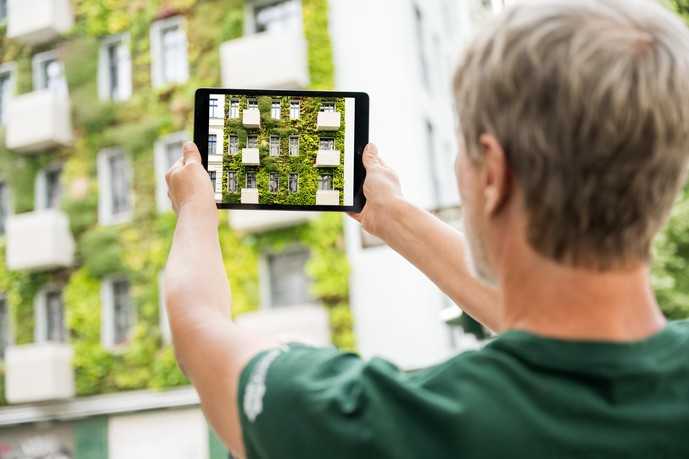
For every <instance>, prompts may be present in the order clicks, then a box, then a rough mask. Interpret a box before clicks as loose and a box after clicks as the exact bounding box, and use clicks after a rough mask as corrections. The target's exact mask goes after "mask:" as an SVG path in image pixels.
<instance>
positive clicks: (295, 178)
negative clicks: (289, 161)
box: [289, 174, 299, 193]
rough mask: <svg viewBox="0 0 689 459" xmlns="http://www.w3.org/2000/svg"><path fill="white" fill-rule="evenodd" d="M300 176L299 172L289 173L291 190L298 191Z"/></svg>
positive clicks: (291, 191)
mask: <svg viewBox="0 0 689 459" xmlns="http://www.w3.org/2000/svg"><path fill="white" fill-rule="evenodd" d="M298 177H299V176H298V175H297V174H289V192H290V193H296V192H297V188H298V186H299V184H298V183H299V178H298Z"/></svg>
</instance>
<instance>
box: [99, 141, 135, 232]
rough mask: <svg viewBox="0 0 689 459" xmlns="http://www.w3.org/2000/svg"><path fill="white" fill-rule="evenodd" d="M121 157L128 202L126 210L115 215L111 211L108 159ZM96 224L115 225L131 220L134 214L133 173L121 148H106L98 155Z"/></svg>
mask: <svg viewBox="0 0 689 459" xmlns="http://www.w3.org/2000/svg"><path fill="white" fill-rule="evenodd" d="M116 155H122V157H123V159H124V162H125V173H126V175H127V177H126V178H127V188H128V194H127V196H128V198H127V199H128V202H129V206H128V208H127V209H126V210H124V211H121V212H117V213H115V212H114V210H113V205H112V204H113V193H112V192H113V189H112V181H113V180H112V179H113V177H112V170H111V168H110V158H112V157H113V156H116ZM97 167H98V189H99V190H100V192H99V193H98V223H100V224H101V225H115V224H119V223H125V222H128V221H130V220H131V218H132V216H133V214H134V206H135V201H134V192H133V189H134V187H133V183H132V178H133V173H132V172H133V171H132V165H131V160H130V158H129V155H128V154H127V153H126V152H125V151H124V150H123V149H121V148H106V149H103V150H101V151H100V152H99V153H98V160H97Z"/></svg>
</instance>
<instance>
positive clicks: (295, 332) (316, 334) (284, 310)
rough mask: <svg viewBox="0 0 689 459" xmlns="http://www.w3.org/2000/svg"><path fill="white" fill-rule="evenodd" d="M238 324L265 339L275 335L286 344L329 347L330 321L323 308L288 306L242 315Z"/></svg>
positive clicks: (238, 318) (315, 306)
mask: <svg viewBox="0 0 689 459" xmlns="http://www.w3.org/2000/svg"><path fill="white" fill-rule="evenodd" d="M237 324H238V325H239V326H240V327H242V328H245V329H248V330H252V331H255V332H257V333H260V334H262V335H273V336H278V337H281V338H283V339H284V340H285V341H297V342H303V343H306V344H312V345H315V346H328V345H330V344H331V340H330V321H329V319H328V312H327V311H326V310H325V308H323V307H322V306H317V305H305V306H286V307H281V308H275V309H264V310H261V311H257V312H250V313H246V314H242V315H240V316H238V317H237Z"/></svg>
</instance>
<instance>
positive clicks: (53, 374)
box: [5, 343, 74, 403]
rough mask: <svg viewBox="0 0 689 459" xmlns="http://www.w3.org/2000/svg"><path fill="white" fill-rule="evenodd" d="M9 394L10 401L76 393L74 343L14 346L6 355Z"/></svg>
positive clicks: (61, 397)
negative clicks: (73, 361) (73, 362)
mask: <svg viewBox="0 0 689 459" xmlns="http://www.w3.org/2000/svg"><path fill="white" fill-rule="evenodd" d="M5 369H6V376H5V378H6V379H5V396H6V398H7V401H8V402H10V403H27V402H41V401H46V400H57V399H66V398H71V397H73V396H74V371H73V370H72V347H71V346H70V345H68V344H63V343H39V344H27V345H23V346H10V347H9V348H7V352H6V355H5Z"/></svg>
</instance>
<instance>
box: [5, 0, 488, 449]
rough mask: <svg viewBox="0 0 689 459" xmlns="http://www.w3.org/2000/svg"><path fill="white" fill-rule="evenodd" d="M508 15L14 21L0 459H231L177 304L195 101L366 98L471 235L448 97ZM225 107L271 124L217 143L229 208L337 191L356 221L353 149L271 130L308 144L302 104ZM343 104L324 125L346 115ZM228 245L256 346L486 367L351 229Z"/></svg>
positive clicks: (422, 194)
mask: <svg viewBox="0 0 689 459" xmlns="http://www.w3.org/2000/svg"><path fill="white" fill-rule="evenodd" d="M490 3H491V2H488V1H485V0H484V1H478V0H477V1H473V0H472V1H471V2H464V1H461V2H460V1H458V0H434V1H429V2H426V1H423V2H421V1H412V0H409V1H404V2H401V3H400V4H399V5H395V7H391V4H390V2H388V1H383V0H375V1H371V0H329V1H328V0H281V1H275V0H247V1H243V0H153V1H147V2H139V1H127V0H115V1H112V2H107V3H103V2H96V1H93V0H71V1H70V0H0V121H1V122H2V130H1V134H0V137H1V138H0V231H1V232H2V234H3V236H2V238H0V256H2V258H3V259H4V262H3V263H0V350H1V352H2V356H3V362H2V366H1V368H2V375H1V377H0V384H1V385H2V388H1V389H2V390H0V396H1V397H2V400H1V403H2V405H3V406H1V407H0V457H2V458H14V459H19V458H21V459H33V458H41V457H48V456H50V457H65V458H89V459H100V458H103V459H104V458H110V459H114V458H127V459H133V458H147V459H148V458H153V457H165V458H172V459H176V458H180V459H181V458H199V459H207V458H213V459H215V458H220V457H226V455H227V453H226V451H225V450H224V448H223V447H222V446H221V445H220V443H219V441H218V440H217V437H215V435H214V434H213V433H212V432H211V431H210V429H209V428H208V426H207V425H206V423H205V420H204V419H203V416H202V414H201V412H200V409H199V407H198V399H197V397H196V394H195V393H194V391H193V389H191V388H190V387H189V386H188V381H187V380H186V379H185V378H184V376H183V375H182V374H181V373H180V371H179V369H178V368H177V366H176V363H175V359H174V353H173V351H172V348H171V344H170V332H169V327H168V325H167V319H166V314H165V308H164V301H163V299H162V296H161V292H162V275H161V273H162V271H163V269H164V263H165V258H166V256H167V252H168V249H169V245H170V240H171V236H172V231H173V229H174V224H175V218H174V215H173V214H172V212H171V209H170V205H169V202H168V200H167V196H166V189H165V183H164V173H165V171H166V170H167V168H168V167H169V166H170V165H171V164H172V163H173V162H174V161H175V160H176V158H177V157H178V155H179V152H180V147H181V144H182V142H183V141H184V140H186V139H189V138H191V129H192V126H193V120H192V116H193V97H192V94H193V92H194V89H195V88H197V87H202V86H206V87H207V86H224V87H236V88H287V89H291V88H297V89H299V88H307V89H308V88H312V89H340V90H356V91H366V92H368V93H369V94H370V96H371V139H372V141H374V142H376V143H377V144H378V146H379V148H380V150H381V154H382V156H383V157H384V159H385V160H386V162H388V163H390V164H391V165H392V166H393V167H394V168H395V169H396V170H398V171H399V173H400V176H401V178H402V181H403V183H404V190H405V193H406V195H407V196H408V197H409V199H411V200H412V201H413V202H415V203H417V204H419V205H422V206H424V207H426V208H428V209H431V210H435V211H438V212H439V213H441V214H443V215H448V216H449V217H448V218H449V219H455V218H456V217H457V215H458V214H457V207H458V204H459V203H458V198H457V195H456V192H455V191H454V189H455V186H454V178H453V177H452V175H451V171H452V166H451V164H452V157H453V155H454V151H455V150H456V145H455V141H454V135H453V134H454V132H453V129H454V118H453V110H452V102H451V101H452V98H451V97H450V86H449V75H450V73H451V69H452V66H453V65H454V61H455V57H456V53H457V51H458V49H459V47H460V45H461V43H462V42H463V41H464V40H465V39H466V37H468V36H469V34H470V32H471V27H472V24H473V23H474V22H475V21H477V20H478V18H479V17H481V16H482V15H483V14H484V13H483V11H484V10H486V9H490V8H491V7H492V6H491V4H490ZM381 18H385V20H384V21H381ZM216 102H217V105H216V106H215V107H216V108H217V109H218V110H224V112H225V115H226V117H230V118H232V116H231V114H232V113H233V112H232V110H233V107H234V105H233V104H235V103H236V104H237V106H238V107H239V109H240V110H245V109H252V108H256V109H257V111H258V117H259V119H258V123H257V120H254V124H253V125H250V121H251V120H245V119H244V113H246V112H244V113H243V114H242V116H241V118H237V119H236V121H233V122H228V123H226V122H225V120H223V121H222V122H218V124H217V125H215V126H212V128H214V129H217V130H218V132H217V133H216V138H215V142H216V145H215V153H216V154H215V155H214V156H213V157H211V158H210V159H211V162H210V164H211V166H210V170H211V172H213V170H215V171H216V172H217V175H216V176H215V178H214V179H215V180H214V183H215V190H216V195H217V196H222V197H227V198H228V199H230V200H234V201H237V202H256V201H258V202H260V203H265V202H288V203H289V202H290V201H289V199H296V197H297V196H299V193H300V191H304V192H306V191H307V188H308V187H314V188H317V190H316V191H317V192H318V191H328V192H330V193H325V194H328V197H327V198H324V199H329V200H332V201H333V202H334V200H335V198H334V197H333V196H334V194H335V193H333V192H337V197H336V199H337V202H339V203H341V202H342V199H343V196H342V188H341V186H342V185H341V180H339V179H338V177H340V175H339V174H341V168H342V164H343V161H342V158H341V157H338V158H337V159H338V161H337V162H336V163H335V162H334V159H333V157H334V156H335V155H333V154H332V152H333V151H335V152H342V151H343V149H342V145H341V140H342V139H341V135H342V127H340V128H338V129H337V130H335V129H333V130H331V131H329V132H330V133H329V136H331V137H328V138H325V137H324V136H323V135H321V134H319V131H320V130H319V129H318V124H317V123H318V120H317V119H316V124H315V127H314V132H313V133H312V135H313V138H308V139H301V138H299V139H296V141H295V140H293V139H292V138H291V137H290V136H289V135H288V134H285V135H280V136H279V138H278V139H273V136H274V135H275V134H272V133H271V130H270V129H271V128H270V123H268V124H267V125H266V123H265V121H264V120H265V119H266V117H267V118H268V119H269V120H271V119H272V117H273V112H274V110H276V111H279V113H278V115H279V118H280V119H279V120H275V121H278V122H279V123H286V124H289V123H292V122H294V121H295V120H294V119H293V118H292V116H293V115H292V113H293V112H292V110H294V108H293V101H292V100H290V99H289V98H284V99H280V100H277V101H276V100H272V99H270V98H268V99H266V100H256V101H250V100H248V99H246V98H236V100H233V98H232V97H227V98H222V100H221V98H219V99H218V100H217V101H216ZM324 102H325V104H322V107H321V106H319V107H318V108H317V109H316V108H315V107H311V108H308V107H307V110H305V111H304V112H303V114H307V113H308V114H309V116H311V115H313V116H315V117H316V118H318V117H319V116H320V113H321V112H328V113H332V112H333V111H334V112H335V113H339V112H340V111H341V107H340V104H341V103H342V101H338V100H333V101H324ZM276 103H277V104H276ZM253 104H255V105H253ZM263 105H264V107H263V108H262V106H263ZM338 107H339V108H338ZM331 108H332V111H331ZM247 111H248V110H247ZM312 111H313V113H311V112H312ZM300 114H301V113H300ZM255 115H256V113H254V117H255ZM261 121H264V122H263V123H262V124H261V126H260V127H259V123H260V122H261ZM247 122H249V124H247ZM280 127H285V126H280ZM273 128H275V126H273ZM253 132H255V134H252V133H253ZM281 132H282V131H281ZM252 135H255V136H256V137H255V138H254V139H251V136H252ZM235 138H236V140H235ZM252 149H254V151H252ZM256 149H257V150H258V155H256V151H255V150H256ZM307 150H308V151H307ZM321 152H327V153H328V154H325V155H321ZM245 153H246V155H245ZM274 153H277V158H275V157H274V156H275V155H274ZM293 153H297V154H296V155H293ZM257 156H258V158H257ZM300 156H303V157H308V158H309V160H311V159H313V160H314V161H316V162H318V161H319V158H318V157H319V156H323V158H322V159H323V163H322V164H321V166H319V167H317V168H316V174H317V175H318V177H315V176H314V177H311V178H313V180H311V178H309V180H308V181H305V176H300V175H299V172H298V171H297V172H295V171H293V170H292V169H290V168H291V167H295V168H298V164H297V162H298V161H299V158H300ZM312 156H313V158H311V157H312ZM340 156H341V155H340ZM252 158H253V159H252ZM264 158H267V159H264ZM264 161H267V163H264ZM257 163H258V164H257ZM214 168H215V169H214ZM295 170H296V169H295ZM230 171H236V175H235V176H234V177H232V176H230V173H229V172H230ZM252 172H253V175H252ZM292 174H297V175H298V176H297V177H292ZM323 177H330V178H329V179H328V178H323ZM211 179H213V177H212V174H211ZM295 179H296V180H295ZM295 185H296V186H295ZM295 189H296V191H293V190H295ZM309 196H310V195H309ZM315 196H316V197H315V199H316V203H318V201H317V200H318V194H317V193H316V195H315ZM309 199H310V198H309ZM220 238H221V245H222V247H223V256H224V259H225V266H226V269H227V271H228V272H229V273H230V283H231V288H232V293H233V305H232V311H228V314H230V313H231V314H232V315H233V316H234V317H235V318H236V319H237V321H238V322H239V323H240V324H242V326H245V327H251V328H253V329H256V330H259V331H264V332H272V333H287V334H291V335H295V334H296V335H298V336H301V337H303V338H304V339H306V340H307V341H309V342H313V343H315V344H320V345H329V344H333V345H336V346H338V347H339V348H341V349H356V350H358V351H360V352H361V353H362V354H363V355H364V357H370V356H372V355H382V356H384V357H388V358H390V359H392V360H393V361H395V362H397V363H399V364H400V365H402V366H404V367H407V368H413V367H418V366H423V365H427V364H430V363H433V362H435V361H437V360H439V359H441V358H444V357H446V356H448V355H451V354H452V353H454V352H457V350H458V349H459V348H462V347H465V346H469V345H471V344H472V342H469V341H471V339H468V338H467V336H468V335H466V334H465V333H464V332H462V331H453V330H454V328H453V327H450V326H448V325H447V323H446V322H445V321H444V320H443V318H446V319H447V318H450V320H455V319H456V314H454V313H453V314H449V313H448V312H447V311H448V310H449V311H453V310H456V308H455V307H454V306H451V305H450V303H449V302H448V300H447V298H445V297H444V296H443V295H442V294H440V293H439V292H438V291H437V289H436V288H435V287H434V286H433V285H432V284H431V283H430V282H428V281H427V280H426V279H425V278H423V277H422V275H421V274H420V273H418V272H417V271H416V270H415V269H414V268H412V267H411V266H410V265H409V264H407V263H406V262H404V261H403V260H401V259H400V258H399V256H398V255H396V254H395V253H393V252H392V251H391V250H390V249H389V248H387V247H385V246H384V245H382V244H380V242H379V241H376V240H375V239H374V238H372V237H370V236H369V235H366V234H365V233H363V232H362V231H361V230H360V228H359V227H358V225H357V224H355V223H354V222H353V221H352V220H348V219H346V218H343V216H341V215H339V214H330V213H328V214H322V215H321V214H315V213H307V212H260V211H235V210H233V211H230V212H223V213H222V218H221V226H220ZM443 311H445V312H443ZM467 339H468V341H467ZM165 448H168V449H165Z"/></svg>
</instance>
